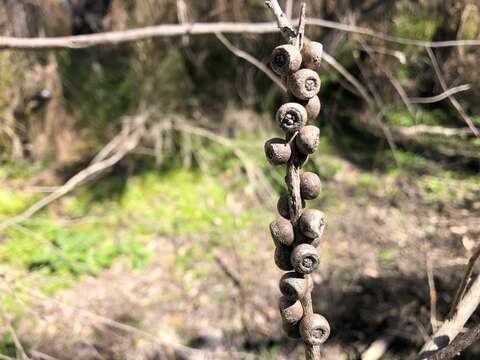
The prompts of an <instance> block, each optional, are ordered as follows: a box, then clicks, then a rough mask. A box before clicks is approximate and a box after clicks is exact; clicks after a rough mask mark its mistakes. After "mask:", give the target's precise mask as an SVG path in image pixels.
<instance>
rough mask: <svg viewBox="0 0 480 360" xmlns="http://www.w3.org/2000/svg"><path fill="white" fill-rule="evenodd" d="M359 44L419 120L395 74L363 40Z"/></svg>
mask: <svg viewBox="0 0 480 360" xmlns="http://www.w3.org/2000/svg"><path fill="white" fill-rule="evenodd" d="M358 42H359V43H360V45H361V46H362V47H363V48H364V49H365V51H366V52H367V54H368V55H369V56H370V58H371V59H372V60H373V61H374V62H375V64H376V65H377V66H378V67H379V68H380V69H381V70H382V72H383V73H384V74H385V76H386V77H387V78H388V80H389V81H390V83H391V84H392V86H393V87H394V88H395V90H396V91H397V93H398V95H399V96H400V99H402V102H403V103H404V105H405V107H406V108H407V110H408V112H409V113H410V115H412V117H413V118H414V119H416V118H417V115H416V111H415V109H414V107H413V105H412V103H411V102H410V99H409V97H408V95H407V93H406V91H405V89H404V88H403V86H402V85H401V84H400V82H399V81H398V80H397V78H395V76H393V74H392V73H391V72H390V71H388V70H387V69H386V68H385V67H384V66H382V65H381V64H380V62H379V61H377V59H376V58H375V56H373V55H372V50H371V48H370V47H369V46H368V45H367V44H366V43H365V42H364V41H362V40H361V39H358Z"/></svg>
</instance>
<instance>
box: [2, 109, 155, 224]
mask: <svg viewBox="0 0 480 360" xmlns="http://www.w3.org/2000/svg"><path fill="white" fill-rule="evenodd" d="M147 118H148V116H147V114H142V115H140V116H137V117H136V118H135V119H134V121H135V127H134V129H133V130H132V132H131V133H130V135H129V137H128V138H127V139H125V141H124V142H123V143H121V144H119V146H118V149H117V151H116V152H114V153H113V154H112V155H111V156H110V157H106V158H104V159H103V160H101V161H98V162H94V163H92V164H91V165H89V166H88V167H87V168H85V169H83V170H82V171H80V172H79V173H77V174H76V175H74V176H73V177H71V178H70V179H69V180H68V181H67V182H66V183H65V184H64V185H62V186H60V187H59V188H58V189H56V190H55V191H54V192H52V193H50V194H49V195H47V196H46V197H44V198H43V199H41V200H40V201H38V202H36V203H35V204H33V205H32V206H30V207H29V208H28V209H26V210H25V211H23V212H22V213H20V214H18V215H16V216H14V217H12V218H10V219H7V220H5V221H3V222H2V223H0V231H3V230H5V229H6V228H8V227H9V226H11V225H14V224H18V223H21V222H24V221H25V220H27V219H29V218H30V217H31V216H32V215H34V214H36V213H37V212H38V211H40V210H42V209H43V208H45V207H46V206H48V205H50V204H51V203H53V202H54V201H56V200H58V199H60V198H61V197H62V196H64V195H65V194H67V193H69V192H71V191H72V190H74V189H75V188H76V187H78V186H79V185H80V184H83V183H85V182H86V181H88V180H90V179H91V178H92V177H94V176H96V175H98V174H99V173H101V172H103V171H105V170H106V169H108V168H110V167H112V166H113V165H115V164H116V163H118V162H119V161H120V160H122V159H123V158H124V157H125V156H126V155H127V154H128V153H130V152H131V151H132V150H133V149H135V147H136V146H137V145H138V143H139V141H140V138H141V137H142V135H143V133H144V131H145V129H144V127H143V125H144V124H145V122H146V121H147ZM112 141H117V138H115V139H114V140H112ZM108 146H109V145H107V147H108Z"/></svg>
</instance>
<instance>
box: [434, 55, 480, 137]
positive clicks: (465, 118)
mask: <svg viewBox="0 0 480 360" xmlns="http://www.w3.org/2000/svg"><path fill="white" fill-rule="evenodd" d="M426 50H427V54H428V56H429V57H430V60H431V62H432V65H433V69H434V70H435V73H436V75H437V78H438V81H439V82H440V86H441V87H442V89H443V91H447V90H448V86H447V83H446V82H445V78H444V77H443V75H442V71H441V70H440V65H439V64H438V61H437V58H436V56H435V54H434V53H433V51H432V49H431V48H429V47H426ZM447 98H448V100H450V103H451V104H452V105H453V107H454V108H455V110H457V112H458V113H459V115H460V117H461V118H462V119H463V121H465V123H466V124H467V125H468V127H469V128H470V130H472V132H473V133H474V134H475V136H477V137H480V132H479V131H478V129H477V127H476V126H475V124H474V123H473V121H472V119H471V118H470V116H468V115H467V113H466V112H465V110H464V109H463V107H462V105H460V103H459V102H458V100H457V99H456V98H455V97H453V96H452V95H448V96H447Z"/></svg>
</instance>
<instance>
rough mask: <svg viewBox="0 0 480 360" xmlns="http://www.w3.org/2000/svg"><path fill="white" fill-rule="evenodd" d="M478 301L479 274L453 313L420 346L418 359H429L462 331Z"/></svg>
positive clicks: (479, 294)
mask: <svg viewBox="0 0 480 360" xmlns="http://www.w3.org/2000/svg"><path fill="white" fill-rule="evenodd" d="M479 303H480V275H479V276H477V278H476V279H475V281H474V282H473V284H472V286H471V288H470V289H469V290H468V292H467V293H466V294H465V296H464V297H463V298H462V300H461V301H460V302H459V303H458V306H457V308H456V310H455V315H454V316H453V317H452V318H451V319H449V320H447V321H445V322H444V323H443V325H442V326H441V327H440V328H439V329H438V330H437V331H436V332H435V333H434V334H433V336H432V337H431V339H430V340H429V341H428V342H427V343H426V344H425V345H424V346H423V347H422V350H421V351H420V354H419V359H420V360H425V359H429V358H430V357H431V356H432V355H434V354H435V353H436V352H437V351H439V350H441V349H443V348H444V347H446V346H447V345H448V344H450V343H451V342H452V341H453V340H454V339H455V338H456V337H457V335H458V334H459V333H460V332H461V331H462V329H463V327H464V326H465V323H466V322H467V321H468V319H470V316H471V315H472V314H473V312H474V311H475V310H476V309H477V307H478V305H479Z"/></svg>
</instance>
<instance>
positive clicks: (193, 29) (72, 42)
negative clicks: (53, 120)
mask: <svg viewBox="0 0 480 360" xmlns="http://www.w3.org/2000/svg"><path fill="white" fill-rule="evenodd" d="M272 2H276V1H273V0H272ZM277 3H278V2H277ZM294 21H295V20H294ZM306 24H307V25H310V26H318V27H323V28H330V29H335V30H340V31H345V32H350V33H355V34H360V35H364V36H371V37H374V38H377V39H382V40H384V41H388V42H392V43H398V44H404V45H412V46H420V47H429V48H440V47H455V46H480V40H476V39H475V40H449V41H423V40H416V39H408V38H402V37H396V36H390V35H387V34H383V33H380V32H376V31H373V30H372V29H369V28H364V27H359V26H354V25H347V24H342V23H339V22H334V21H328V20H323V19H316V18H306ZM276 31H277V28H276V25H275V23H272V22H258V23H234V22H218V23H195V24H166V25H158V26H149V27H143V28H136V29H130V30H123V31H110V32H104V33H97V34H89V35H76V36H60V37H51V38H48V37H46V38H16V37H8V36H0V50H8V49H17V50H42V49H81V48H87V47H93V46H99V45H117V44H121V43H126V42H132V41H141V40H147V39H152V38H156V37H173V36H183V35H206V34H215V33H224V34H268V33H275V32H276ZM288 33H289V34H290V35H291V36H293V34H295V31H294V29H293V27H292V26H291V25H289V29H288ZM290 35H289V39H290V38H291V36H290Z"/></svg>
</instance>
